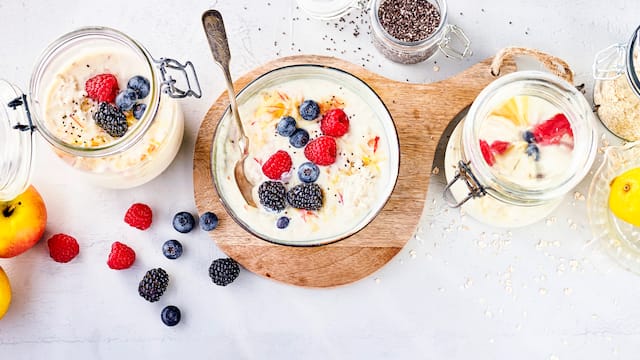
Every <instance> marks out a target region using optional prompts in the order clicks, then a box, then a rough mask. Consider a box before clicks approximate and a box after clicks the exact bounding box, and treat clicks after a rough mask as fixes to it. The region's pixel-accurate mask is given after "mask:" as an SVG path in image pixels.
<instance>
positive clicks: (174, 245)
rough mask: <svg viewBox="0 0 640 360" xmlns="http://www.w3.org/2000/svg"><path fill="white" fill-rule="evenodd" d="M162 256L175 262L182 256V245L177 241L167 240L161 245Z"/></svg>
mask: <svg viewBox="0 0 640 360" xmlns="http://www.w3.org/2000/svg"><path fill="white" fill-rule="evenodd" d="M162 254H163V255H164V256H165V257H166V258H167V259H171V260H175V259H177V258H179V257H180V255H182V244H181V243H180V242H179V241H178V240H167V241H165V242H164V244H162Z"/></svg>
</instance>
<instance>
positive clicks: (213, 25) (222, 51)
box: [202, 9, 246, 151]
mask: <svg viewBox="0 0 640 360" xmlns="http://www.w3.org/2000/svg"><path fill="white" fill-rule="evenodd" d="M202 25H203V26H204V32H205V34H206V35H207V40H208V41H209V48H210V49H211V54H213V60H214V61H215V62H216V63H217V64H218V65H220V67H221V68H222V71H223V72H224V78H225V82H226V85H227V93H228V94H229V102H230V103H231V115H232V116H233V118H234V120H235V122H236V124H237V125H238V128H239V130H240V134H241V135H240V137H241V138H242V140H244V138H245V136H246V135H245V132H244V127H243V126H242V121H241V120H240V116H239V115H240V114H239V113H238V103H237V102H236V96H235V91H234V90H233V81H232V80H231V73H230V72H229V61H230V60H231V53H230V51H229V42H228V41H227V32H226V31H225V29H224V21H222V15H221V14H220V12H219V11H217V10H213V9H212V10H207V11H205V12H204V13H203V14H202ZM243 151H246V148H245V149H243Z"/></svg>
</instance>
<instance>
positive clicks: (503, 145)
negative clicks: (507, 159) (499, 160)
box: [491, 140, 511, 155]
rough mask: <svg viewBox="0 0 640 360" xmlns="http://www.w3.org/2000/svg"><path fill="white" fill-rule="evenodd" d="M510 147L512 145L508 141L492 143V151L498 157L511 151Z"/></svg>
mask: <svg viewBox="0 0 640 360" xmlns="http://www.w3.org/2000/svg"><path fill="white" fill-rule="evenodd" d="M510 146H511V143H510V142H508V141H500V140H496V141H494V142H492V143H491V151H492V152H494V153H496V154H498V155H502V154H504V153H505V152H506V151H507V150H508V149H509V147H510Z"/></svg>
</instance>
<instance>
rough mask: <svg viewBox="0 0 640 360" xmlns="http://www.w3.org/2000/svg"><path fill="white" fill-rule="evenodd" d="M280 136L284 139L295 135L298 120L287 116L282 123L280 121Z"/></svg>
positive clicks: (281, 120) (278, 129) (278, 128)
mask: <svg viewBox="0 0 640 360" xmlns="http://www.w3.org/2000/svg"><path fill="white" fill-rule="evenodd" d="M276 130H277V131H278V134H280V135H281V136H284V137H289V136H291V135H293V132H294V131H296V119H294V118H292V117H291V116H285V117H283V118H282V119H280V121H278V126H277V127H276Z"/></svg>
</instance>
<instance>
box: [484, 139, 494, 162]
mask: <svg viewBox="0 0 640 360" xmlns="http://www.w3.org/2000/svg"><path fill="white" fill-rule="evenodd" d="M480 151H481V152H482V157H483V158H484V161H486V162H487V164H489V166H493V164H495V163H496V158H495V157H494V156H493V153H492V152H491V147H490V146H489V144H488V143H487V141H486V140H480Z"/></svg>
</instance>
